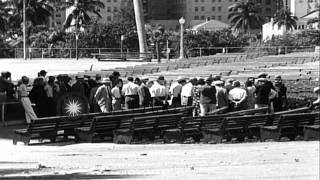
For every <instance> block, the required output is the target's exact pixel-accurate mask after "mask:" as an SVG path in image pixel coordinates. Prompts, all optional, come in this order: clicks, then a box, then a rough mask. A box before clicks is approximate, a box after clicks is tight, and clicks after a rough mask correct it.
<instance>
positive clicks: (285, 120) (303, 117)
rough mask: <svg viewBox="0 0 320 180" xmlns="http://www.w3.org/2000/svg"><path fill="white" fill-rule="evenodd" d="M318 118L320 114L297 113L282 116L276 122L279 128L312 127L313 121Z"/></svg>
mask: <svg viewBox="0 0 320 180" xmlns="http://www.w3.org/2000/svg"><path fill="white" fill-rule="evenodd" d="M319 116H320V113H319V112H318V113H314V112H313V113H299V114H287V115H282V116H281V117H280V119H279V121H278V126H279V127H297V126H304V125H313V124H314V122H315V119H316V118H317V117H319Z"/></svg>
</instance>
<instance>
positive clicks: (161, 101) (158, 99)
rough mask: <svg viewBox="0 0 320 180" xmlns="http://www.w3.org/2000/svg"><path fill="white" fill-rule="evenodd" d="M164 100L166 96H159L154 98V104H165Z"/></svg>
mask: <svg viewBox="0 0 320 180" xmlns="http://www.w3.org/2000/svg"><path fill="white" fill-rule="evenodd" d="M163 100H165V97H157V98H155V97H154V98H152V105H153V106H165V104H163Z"/></svg>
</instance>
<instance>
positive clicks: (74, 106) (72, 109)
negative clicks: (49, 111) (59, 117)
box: [66, 100, 81, 116]
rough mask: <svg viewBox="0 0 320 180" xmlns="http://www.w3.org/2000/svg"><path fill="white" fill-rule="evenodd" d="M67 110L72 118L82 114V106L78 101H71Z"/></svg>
mask: <svg viewBox="0 0 320 180" xmlns="http://www.w3.org/2000/svg"><path fill="white" fill-rule="evenodd" d="M66 110H67V113H68V114H69V115H70V116H77V115H78V114H80V113H81V111H80V110H81V104H80V103H79V102H78V101H77V100H72V101H69V102H68V103H67V106H66Z"/></svg>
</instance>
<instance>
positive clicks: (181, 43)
mask: <svg viewBox="0 0 320 180" xmlns="http://www.w3.org/2000/svg"><path fill="white" fill-rule="evenodd" d="M185 22H186V20H185V19H184V18H183V17H181V18H180V19H179V23H180V57H179V59H182V58H183V57H184V55H183V31H184V27H183V25H184V23H185Z"/></svg>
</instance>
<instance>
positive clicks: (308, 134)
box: [303, 127, 320, 141]
mask: <svg viewBox="0 0 320 180" xmlns="http://www.w3.org/2000/svg"><path fill="white" fill-rule="evenodd" d="M303 139H304V140H305V141H309V140H320V129H314V128H309V127H305V128H304V134H303Z"/></svg>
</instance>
